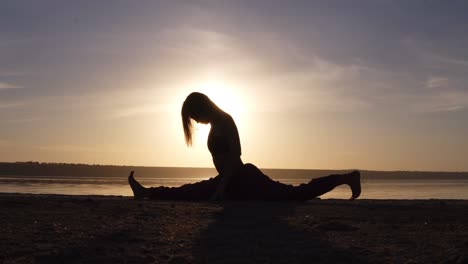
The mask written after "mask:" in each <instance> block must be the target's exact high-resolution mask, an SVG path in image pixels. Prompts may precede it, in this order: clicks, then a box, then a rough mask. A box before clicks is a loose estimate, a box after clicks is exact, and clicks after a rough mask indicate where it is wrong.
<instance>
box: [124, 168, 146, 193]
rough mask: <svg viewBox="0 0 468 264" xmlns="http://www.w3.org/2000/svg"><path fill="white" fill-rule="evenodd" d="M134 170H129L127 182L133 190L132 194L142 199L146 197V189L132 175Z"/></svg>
mask: <svg viewBox="0 0 468 264" xmlns="http://www.w3.org/2000/svg"><path fill="white" fill-rule="evenodd" d="M133 173H134V171H131V172H130V176H128V183H129V184H130V187H131V188H132V191H133V196H134V197H135V198H136V199H142V198H145V197H148V189H147V188H145V187H143V185H141V184H140V183H139V182H137V181H136V180H135V178H134V177H133Z"/></svg>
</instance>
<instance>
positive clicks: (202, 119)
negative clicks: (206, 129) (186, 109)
mask: <svg viewBox="0 0 468 264" xmlns="http://www.w3.org/2000/svg"><path fill="white" fill-rule="evenodd" d="M191 118H192V119H193V120H195V122H197V123H201V124H205V125H206V124H208V123H210V120H209V118H208V115H207V114H206V113H204V111H200V110H198V111H193V112H192V114H191Z"/></svg>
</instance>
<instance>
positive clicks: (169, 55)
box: [0, 0, 468, 171]
mask: <svg viewBox="0 0 468 264" xmlns="http://www.w3.org/2000/svg"><path fill="white" fill-rule="evenodd" d="M466 10H468V3H467V2H466V1H430V0H428V1H422V0H414V1H406V0H402V1H396V0H395V1H385V0H379V1H375V0H369V1H346V0H342V1H334V0H331V1H328V0H327V1H308V0H304V1H299V0H298V1H282V0H271V1H266V0H265V1H258V0H249V1H247V0H239V1H223V0H200V1H195V0H187V1H178V0H170V1H169V0H168V1H156V0H154V1H145V0H142V1H125V0H97V1H95V0H92V1H91V0H83V1H62V0H57V1H49V0H44V1H33V0H30V1H25V0H3V1H2V3H1V8H0V161H41V162H67V163H91V164H116V165H144V166H176V167H213V164H212V160H211V156H210V153H209V151H208V149H207V147H206V138H207V133H208V132H207V131H208V130H209V127H206V126H200V127H199V128H198V131H197V132H198V133H197V136H196V138H195V140H194V141H195V142H194V146H193V147H192V148H188V147H187V146H186V145H185V142H184V136H183V130H182V122H181V118H180V108H181V105H182V102H183V100H184V99H185V97H186V96H187V95H188V94H189V93H190V92H192V91H199V92H204V93H206V94H207V95H208V96H209V97H210V98H212V99H213V101H214V102H215V103H217V104H218V105H219V106H220V107H221V108H222V109H224V110H225V111H226V112H228V113H230V114H231V115H232V116H233V117H234V119H235V121H236V123H237V126H238V129H239V133H240V138H241V143H242V153H243V154H242V159H243V161H244V162H250V163H254V164H256V165H257V166H258V167H261V168H300V169H371V170H427V171H468V162H467V160H468V159H467V157H468V139H467V135H468V49H466V47H468V34H467V32H468V15H466Z"/></svg>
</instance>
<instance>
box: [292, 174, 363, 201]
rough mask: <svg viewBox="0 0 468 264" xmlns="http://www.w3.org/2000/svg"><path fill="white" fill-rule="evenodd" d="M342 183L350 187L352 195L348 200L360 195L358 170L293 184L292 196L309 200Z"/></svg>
mask: <svg viewBox="0 0 468 264" xmlns="http://www.w3.org/2000/svg"><path fill="white" fill-rule="evenodd" d="M343 184H346V185H348V186H349V187H350V188H351V192H352V195H351V198H350V200H354V199H356V198H358V197H359V195H361V176H360V173H359V171H353V172H350V173H347V174H335V175H330V176H325V177H320V178H316V179H313V180H311V181H310V182H309V183H306V184H301V185H299V186H294V188H293V192H292V196H293V198H295V199H298V200H309V199H312V198H315V197H318V196H320V195H323V194H325V193H327V192H329V191H331V190H333V189H335V187H337V186H340V185H343Z"/></svg>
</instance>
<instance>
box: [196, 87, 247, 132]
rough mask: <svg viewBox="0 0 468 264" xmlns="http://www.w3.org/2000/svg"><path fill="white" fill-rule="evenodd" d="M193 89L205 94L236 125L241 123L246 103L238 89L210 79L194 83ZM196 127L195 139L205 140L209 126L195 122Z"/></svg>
mask: <svg viewBox="0 0 468 264" xmlns="http://www.w3.org/2000/svg"><path fill="white" fill-rule="evenodd" d="M194 91H197V92H201V93H204V94H206V95H207V96H208V97H209V98H210V99H211V100H212V101H213V102H214V103H215V104H216V105H218V106H219V107H220V108H221V109H222V110H223V111H225V112H227V113H228V114H230V115H231V116H232V118H234V120H235V122H236V124H237V126H240V125H241V124H242V122H243V120H244V117H245V116H244V114H245V113H246V104H245V102H244V101H243V100H242V99H243V98H242V97H241V94H240V93H239V91H238V90H235V89H234V88H232V87H230V86H229V85H227V84H226V83H223V82H221V81H215V80H211V81H206V82H201V83H199V84H197V85H195V86H194ZM196 128H197V132H196V134H197V140H201V141H203V140H206V138H207V136H208V133H209V131H210V126H209V125H203V124H197V126H196Z"/></svg>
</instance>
